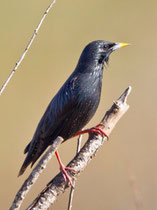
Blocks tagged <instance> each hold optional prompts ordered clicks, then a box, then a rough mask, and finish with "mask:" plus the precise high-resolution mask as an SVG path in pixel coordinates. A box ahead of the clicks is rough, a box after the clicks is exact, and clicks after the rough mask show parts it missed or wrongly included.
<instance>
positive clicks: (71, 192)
mask: <svg viewBox="0 0 157 210" xmlns="http://www.w3.org/2000/svg"><path fill="white" fill-rule="evenodd" d="M81 141H82V135H80V136H79V137H78V139H77V149H76V154H77V153H79V151H80V149H81ZM74 187H75V180H74V181H73V187H72V186H71V189H70V195H69V203H68V210H71V209H72V200H73V196H74Z"/></svg>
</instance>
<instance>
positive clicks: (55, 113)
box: [19, 85, 75, 175]
mask: <svg viewBox="0 0 157 210" xmlns="http://www.w3.org/2000/svg"><path fill="white" fill-rule="evenodd" d="M74 110H75V98H74V95H73V94H72V92H71V91H70V89H69V87H66V86H65V85H64V86H63V87H62V88H61V89H60V91H59V92H58V93H57V95H56V96H55V97H54V98H53V99H52V101H51V102H50V104H49V106H48V107H47V109H46V111H45V113H44V115H43V117H42V118H41V120H40V122H39V124H38V127H37V129H36V132H35V134H34V136H33V139H32V141H31V142H30V143H29V145H28V146H27V147H26V149H25V153H27V152H28V154H27V157H26V159H25V161H24V163H23V165H22V167H21V169H20V172H19V175H22V174H23V173H24V171H25V169H26V167H27V166H28V165H29V164H30V163H32V165H33V164H34V163H35V162H36V160H37V159H38V158H39V157H40V155H41V154H42V153H43V152H44V151H45V149H46V148H47V147H48V146H49V145H50V144H51V143H52V142H53V140H55V138H57V136H58V134H59V133H60V130H62V129H63V127H64V126H65V123H66V119H68V118H69V116H70V115H71V114H72V113H73V112H74Z"/></svg>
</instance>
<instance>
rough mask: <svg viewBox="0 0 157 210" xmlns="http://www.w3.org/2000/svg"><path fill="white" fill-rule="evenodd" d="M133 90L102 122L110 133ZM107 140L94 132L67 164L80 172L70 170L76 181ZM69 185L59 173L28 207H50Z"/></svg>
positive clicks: (125, 93) (126, 106)
mask: <svg viewBox="0 0 157 210" xmlns="http://www.w3.org/2000/svg"><path fill="white" fill-rule="evenodd" d="M130 92H131V87H128V88H127V89H126V90H125V92H124V93H123V94H122V95H121V96H120V98H119V99H118V100H117V101H116V102H114V104H113V105H112V107H111V108H110V109H109V110H108V111H107V112H106V114H105V116H104V118H103V119H102V121H101V123H102V124H103V126H102V129H104V131H105V133H106V134H107V135H109V134H110V133H111V131H112V130H113V128H114V127H115V125H116V124H117V122H118V121H119V119H120V118H121V117H122V116H123V115H124V114H125V112H126V111H127V110H128V108H129V105H127V104H126V100H127V96H128V95H129V93H130ZM106 140H107V138H104V139H102V137H101V136H100V135H95V134H92V135H91V136H90V137H89V139H88V141H87V142H86V143H85V145H84V146H83V148H82V149H81V150H80V152H79V153H78V154H77V155H76V156H75V157H74V159H73V160H72V161H71V162H70V163H69V164H68V165H67V167H71V168H73V169H74V170H75V171H77V172H78V173H73V172H69V171H68V174H69V176H71V179H72V180H73V181H74V180H76V179H77V177H78V176H79V175H80V173H81V172H82V171H83V170H84V169H85V167H86V166H87V165H88V163H89V162H90V161H91V159H92V158H93V157H94V156H95V154H96V152H97V150H98V149H99V147H100V146H102V144H103V143H104V142H105V141H106ZM68 187H69V183H68V182H67V183H65V181H64V178H63V176H62V174H61V173H59V174H57V175H56V176H55V177H54V178H53V179H52V180H51V181H50V182H49V183H48V185H47V186H46V187H45V189H44V190H43V191H42V192H41V193H40V195H39V196H38V197H37V198H36V199H35V200H34V201H33V203H32V204H31V205H30V206H29V208H28V209H48V208H49V206H50V205H51V204H53V203H54V202H55V200H56V199H57V197H58V196H59V195H61V194H63V193H64V192H65V190H66V189H67V188H68Z"/></svg>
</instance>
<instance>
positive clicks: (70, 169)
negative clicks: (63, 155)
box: [60, 163, 76, 188]
mask: <svg viewBox="0 0 157 210" xmlns="http://www.w3.org/2000/svg"><path fill="white" fill-rule="evenodd" d="M67 170H68V171H72V172H75V173H76V171H75V170H74V169H73V168H70V167H65V166H64V165H63V164H62V163H61V165H60V171H61V172H62V174H63V178H64V181H65V182H66V181H67V180H68V182H69V183H70V185H71V186H72V187H73V188H74V186H73V184H72V181H71V177H70V176H69V175H68V173H67Z"/></svg>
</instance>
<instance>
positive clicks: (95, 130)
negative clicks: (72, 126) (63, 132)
mask: <svg viewBox="0 0 157 210" xmlns="http://www.w3.org/2000/svg"><path fill="white" fill-rule="evenodd" d="M100 127H103V124H102V123H99V124H98V125H96V126H94V127H92V128H88V129H85V130H82V131H79V132H78V133H76V134H75V135H74V136H73V137H75V136H79V135H82V134H84V133H89V134H90V133H97V134H99V135H101V136H102V137H106V138H107V140H108V139H109V137H108V135H107V134H106V133H105V132H104V131H103V130H102V129H101V128H100Z"/></svg>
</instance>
